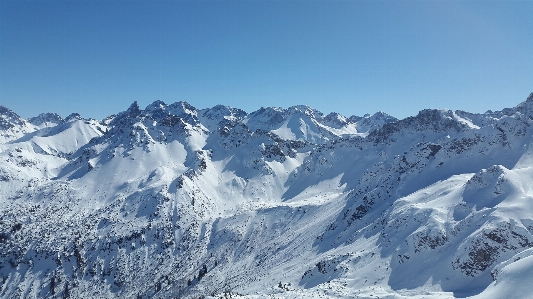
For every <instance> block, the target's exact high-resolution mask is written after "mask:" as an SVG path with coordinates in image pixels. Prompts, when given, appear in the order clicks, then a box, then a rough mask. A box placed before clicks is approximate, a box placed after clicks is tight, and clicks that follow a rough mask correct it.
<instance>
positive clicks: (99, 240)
mask: <svg viewBox="0 0 533 299" xmlns="http://www.w3.org/2000/svg"><path fill="white" fill-rule="evenodd" d="M0 108H1V109H0V116H1V118H0V136H2V139H1V140H0V211H1V213H0V215H1V216H0V217H1V218H0V253H1V254H0V276H1V277H0V278H1V279H0V297H2V298H89V297H90V298H199V297H205V298H354V297H357V298H376V297H380V298H464V297H469V296H473V297H472V298H498V297H501V296H504V295H505V296H511V297H512V298H527V297H528V295H529V288H528V287H529V285H530V284H531V278H530V277H531V274H532V273H531V272H532V270H531V269H532V265H533V264H532V262H531V256H532V254H531V252H532V249H533V235H532V233H533V220H532V219H533V200H532V199H533V185H532V184H531V182H532V181H533V168H532V167H531V165H533V164H532V162H533V148H532V146H531V145H532V141H533V138H532V137H533V128H532V124H533V120H532V119H533V94H532V95H531V96H530V97H528V99H527V100H526V101H525V102H523V103H520V104H519V105H517V106H516V107H513V108H507V109H504V110H502V111H496V112H492V111H489V112H487V113H484V114H473V113H468V112H465V111H452V110H446V109H442V110H435V109H426V110H423V111H420V113H419V114H417V115H416V116H412V117H408V118H405V119H402V120H397V119H394V118H393V117H391V116H389V115H387V114H385V113H383V112H378V113H376V114H374V115H365V116H364V117H356V116H352V117H349V118H346V117H344V116H342V115H340V114H337V113H330V114H328V115H323V114H322V113H321V112H319V111H317V110H314V109H312V108H310V107H307V106H295V107H290V108H287V109H282V108H261V109H260V110H258V111H255V112H253V113H250V114H247V113H246V112H244V111H242V110H240V109H236V108H231V107H227V106H222V105H218V106H215V107H213V108H210V109H202V110H198V109H196V108H195V107H193V106H192V105H190V104H188V103H185V102H178V103H173V104H166V103H164V102H161V101H156V102H154V103H152V104H150V105H148V106H147V107H146V108H144V109H141V107H139V106H138V104H137V103H133V104H132V105H131V106H130V107H129V108H128V109H127V110H126V111H123V112H120V113H117V114H115V115H112V116H110V117H108V118H106V119H104V120H102V121H96V120H85V119H83V118H81V116H79V115H76V114H73V115H71V116H69V117H67V118H66V119H62V118H61V117H60V116H58V115H56V114H52V113H48V114H41V115H40V116H38V117H36V118H32V119H29V120H25V119H22V118H20V117H19V116H18V115H16V114H15V113H14V112H12V111H11V110H9V109H7V108H5V107H0Z"/></svg>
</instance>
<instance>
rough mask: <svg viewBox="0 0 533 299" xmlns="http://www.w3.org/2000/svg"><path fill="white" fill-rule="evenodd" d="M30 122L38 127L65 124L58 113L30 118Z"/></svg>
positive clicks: (42, 114)
mask: <svg viewBox="0 0 533 299" xmlns="http://www.w3.org/2000/svg"><path fill="white" fill-rule="evenodd" d="M29 121H30V123H31V124H33V125H36V126H40V125H45V124H52V125H60V124H62V123H64V122H65V120H64V119H63V118H62V117H61V116H59V115H58V114H57V113H41V114H39V115H38V116H36V117H32V118H30V119H29Z"/></svg>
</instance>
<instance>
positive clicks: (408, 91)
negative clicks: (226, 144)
mask: <svg viewBox="0 0 533 299" xmlns="http://www.w3.org/2000/svg"><path fill="white" fill-rule="evenodd" d="M532 16H533V1H260V0H257V1H253V0H250V1H82V0H78V1H46V0H45V1H7V0H0V105H4V106H7V107H9V108H11V109H12V110H14V111H15V112H17V113H18V114H20V115H21V116H23V117H30V116H35V115H37V114H39V113H40V112H47V111H51V112H57V113H59V114H60V115H62V116H66V115H68V114H69V113H71V112H78V113H80V114H81V115H82V116H84V117H92V118H97V119H101V118H104V117H105V116H108V115H110V114H113V113H117V112H120V111H123V110H126V109H127V108H128V106H129V105H130V104H131V103H132V102H133V101H138V102H139V105H140V106H141V107H145V106H146V105H148V104H149V103H151V102H153V101H155V100H162V101H164V102H166V103H173V102H176V101H187V102H189V103H190V104H192V105H193V106H195V107H197V108H208V107H212V106H214V105H216V104H224V105H229V106H232V107H237V108H241V109H244V110H246V111H248V112H252V111H255V110H257V109H259V108H260V107H261V106H276V107H289V106H292V105H297V104H306V105H309V106H311V107H313V108H316V109H318V110H321V111H322V112H324V113H329V112H331V111H336V112H339V113H341V114H343V115H346V116H350V115H363V114H365V113H374V112H376V111H380V110H381V111H384V112H387V113H389V114H391V115H394V116H396V117H399V118H403V117H407V116H410V115H415V114H416V113H417V112H418V111H419V110H421V109H424V108H450V109H463V110H467V111H471V112H484V111H486V110H488V109H491V110H498V109H502V108H504V107H512V106H515V105H516V104H518V103H519V102H521V101H524V100H525V99H526V98H527V96H528V95H529V93H530V92H532V91H533V17H532Z"/></svg>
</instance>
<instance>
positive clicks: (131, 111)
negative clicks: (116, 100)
mask: <svg viewBox="0 0 533 299" xmlns="http://www.w3.org/2000/svg"><path fill="white" fill-rule="evenodd" d="M126 113H127V114H128V115H130V116H137V115H139V114H140V113H141V109H140V108H139V104H137V101H134V102H133V103H132V104H131V105H130V107H129V108H128V110H126Z"/></svg>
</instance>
